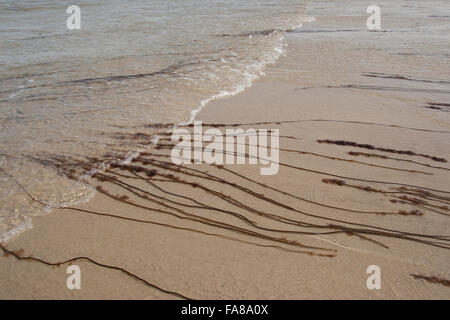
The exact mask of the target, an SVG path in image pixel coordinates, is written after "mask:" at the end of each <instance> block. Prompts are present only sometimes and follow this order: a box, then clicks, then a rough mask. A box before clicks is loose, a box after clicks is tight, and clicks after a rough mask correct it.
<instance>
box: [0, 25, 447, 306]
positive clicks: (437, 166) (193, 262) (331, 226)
mask: <svg viewBox="0 0 450 320" xmlns="http://www.w3.org/2000/svg"><path fill="white" fill-rule="evenodd" d="M352 21H353V20H352ZM326 23H327V20H326V17H324V18H323V19H318V21H316V22H314V23H311V24H308V28H309V30H316V29H318V28H325V29H326V27H327V24H326ZM349 23H350V22H349ZM352 23H353V22H352ZM358 34H359V33H358ZM358 34H357V35H358ZM286 42H287V43H288V45H289V46H288V48H287V55H286V56H285V57H282V58H281V59H280V60H279V61H278V62H277V63H276V64H275V65H273V66H272V67H270V68H268V70H267V74H266V76H265V77H264V78H262V79H260V80H258V81H256V82H255V84H254V86H253V87H252V88H250V89H249V90H247V91H245V92H243V93H241V94H239V95H237V96H234V97H232V98H227V99H221V100H216V101H213V102H211V103H210V104H208V106H207V107H206V108H205V109H204V110H202V111H201V112H200V113H199V114H198V116H197V118H196V119H197V120H202V121H203V123H204V124H208V123H209V124H221V125H219V126H217V128H218V129H220V130H223V131H224V130H225V129H226V128H231V126H226V125H225V124H240V125H239V127H241V128H243V129H247V128H255V129H260V128H265V129H271V128H278V129H279V130H280V135H281V136H282V137H281V138H280V149H283V150H281V151H280V162H281V163H283V164H287V165H288V166H286V165H281V166H280V169H279V172H278V173H277V174H276V175H273V176H261V175H260V171H259V169H260V168H259V166H256V165H226V166H225V167H224V168H220V167H215V166H211V165H207V164H199V165H192V166H187V167H186V168H181V169H178V170H179V171H173V167H172V166H171V165H169V164H165V165H164V164H163V163H162V162H158V161H170V158H167V157H165V156H166V155H168V154H169V153H170V148H168V147H165V146H164V145H165V144H169V143H170V142H169V141H166V140H161V141H160V148H159V149H156V148H155V149H154V150H153V151H152V152H150V153H149V154H146V155H144V156H142V157H141V158H140V159H138V161H135V162H133V163H131V165H133V166H139V167H141V168H145V170H147V169H148V170H156V172H153V171H145V170H144V169H141V171H139V170H136V167H134V169H132V167H128V170H127V169H126V168H125V169H124V168H120V167H117V168H113V169H112V171H111V172H108V173H105V174H106V175H108V176H112V177H115V179H118V180H119V181H120V183H119V184H120V185H118V184H115V183H114V182H117V180H114V181H113V182H111V181H104V180H105V178H104V177H103V178H101V177H102V176H100V179H92V180H91V181H90V183H92V185H93V186H100V187H101V188H100V189H99V192H97V194H96V196H95V197H94V199H93V200H91V201H90V202H89V203H86V204H82V205H79V206H77V207H76V208H72V209H71V208H66V209H58V210H54V211H53V212H52V213H51V214H49V215H47V216H44V217H38V218H35V219H33V225H34V227H33V229H31V230H29V231H27V232H26V233H24V234H22V235H20V236H19V237H17V238H16V239H14V240H12V241H10V242H9V243H8V249H9V250H19V249H21V248H22V249H23V250H24V252H23V253H21V256H22V257H28V256H29V255H32V256H33V257H34V258H39V259H42V260H44V261H46V262H59V261H65V260H68V259H72V258H74V257H88V258H90V259H91V261H88V260H82V259H81V260H75V261H72V262H70V263H72V264H76V265H78V266H79V267H80V269H81V274H82V284H81V286H82V287H81V290H68V289H67V287H66V279H67V277H68V274H66V268H67V266H68V265H69V263H66V264H63V265H62V266H60V267H52V266H49V265H47V264H45V263H42V261H41V262H39V261H23V260H21V261H19V260H17V259H16V258H14V257H13V256H9V257H8V258H6V257H2V258H0V270H1V272H0V284H1V285H0V288H1V289H0V298H2V299H19V298H26V299H35V298H43V299H49V298H66V299H80V298H82V299H94V298H100V299H118V298H120V299H128V298H136V299H172V298H180V296H177V295H176V294H174V293H178V294H180V295H182V297H187V298H194V299H434V298H440V299H449V298H450V288H449V287H448V286H446V285H444V284H442V283H431V282H429V281H426V280H424V279H415V278H414V277H413V276H412V274H416V275H425V276H436V277H439V278H442V279H450V270H449V268H448V266H449V265H450V255H449V251H448V248H449V240H450V238H449V236H450V234H449V232H448V231H449V226H450V223H449V221H450V220H449V214H450V211H449V210H448V204H449V201H450V200H449V197H450V195H449V193H450V184H449V181H450V180H449V178H450V174H449V170H450V165H449V164H448V162H444V161H442V159H441V160H439V159H440V158H444V159H447V160H448V159H450V154H449V150H450V148H449V141H450V140H449V136H450V122H449V118H448V113H445V111H444V110H445V109H444V108H445V106H444V105H443V103H445V102H447V103H448V102H449V101H450V93H449V91H448V86H447V87H445V85H442V86H441V85H440V84H439V85H438V86H436V85H434V84H433V83H425V82H420V81H419V82H418V81H412V80H410V78H411V77H412V76H411V73H408V70H409V69H411V68H417V66H419V65H420V63H421V62H423V59H425V58H423V57H421V56H418V57H415V58H412V57H411V56H408V57H405V56H402V55H398V56H393V55H392V54H385V56H383V55H384V53H380V54H378V55H371V52H370V49H371V47H370V46H369V47H368V49H366V51H361V50H358V44H357V43H355V44H352V43H350V42H349V41H348V39H342V38H339V37H337V38H336V37H335V36H334V35H333V34H332V33H326V32H324V34H323V35H321V36H320V37H314V36H305V34H303V33H300V32H297V33H291V34H289V35H288V36H287V38H286ZM364 59H365V60H364ZM355 61H361V62H360V63H358V64H355V63H351V62H355ZM428 61H429V60H428ZM394 68H395V72H389V71H390V70H392V69H394ZM429 68H431V69H433V68H434V66H431V67H430V66H428V65H422V67H421V70H422V72H423V73H422V77H419V76H417V79H422V78H423V75H424V74H425V75H426V74H430V72H431V71H430V70H428V69H429ZM436 70H437V69H436ZM402 71H403V74H404V75H405V76H404V78H406V79H399V77H392V74H396V75H398V74H401V73H400V72H402ZM368 72H370V73H371V75H372V76H367V73H368ZM427 72H428V73H427ZM365 73H366V75H364V74H365ZM389 75H391V76H389ZM406 75H407V76H406ZM413 76H414V75H413ZM434 79H440V80H442V79H444V80H445V79H447V80H448V73H447V74H446V73H445V72H444V71H440V73H439V72H438V71H437V72H436V73H434ZM446 88H447V89H446ZM430 103H431V104H430ZM432 103H435V104H436V103H438V104H439V103H440V104H441V109H433V108H431V109H430V108H427V106H433V104H432ZM435 106H436V105H435ZM443 109H444V110H443ZM285 121H286V122H285ZM287 121H292V122H287ZM259 122H267V123H264V124H255V123H259ZM277 122H279V123H277ZM233 128H236V127H233ZM293 137H295V138H293ZM326 139H328V140H330V141H331V140H332V141H349V142H353V143H354V144H353V145H352V144H349V143H346V145H342V144H345V143H318V142H317V140H326ZM330 141H329V142H330ZM357 144H359V145H357ZM363 144H364V145H368V146H366V147H362V146H361V145H363ZM373 147H375V148H373ZM389 149H390V150H389ZM288 150H290V151H288ZM382 150H384V151H382ZM299 151H300V152H299ZM399 151H412V152H413V153H409V154H405V153H401V152H399ZM348 152H354V153H353V155H351V154H349V153H348ZM355 152H359V153H366V154H372V155H373V154H376V155H379V156H378V157H377V156H371V157H368V156H364V155H362V154H358V156H356V154H355ZM380 155H381V156H384V157H380ZM427 156H429V157H427ZM432 156H435V157H437V158H439V159H437V158H436V159H432V158H431V157H432ZM145 160H146V161H145ZM130 168H131V169H130ZM189 169H193V170H196V171H192V170H189ZM233 172H234V173H233ZM205 173H206V174H207V175H205ZM136 174H137V175H138V176H140V177H141V178H140V179H136V178H137V176H136ZM193 174H197V175H198V176H193ZM170 175H172V177H171V176H170ZM125 176H128V177H125ZM142 177H143V178H145V179H142ZM214 177H215V178H214ZM217 178H218V179H217ZM146 179H147V180H146ZM324 179H328V180H325V181H324ZM333 179H334V180H333ZM100 180H103V181H100ZM163 180H164V181H163ZM180 182H181V183H180ZM186 182H187V183H186ZM326 182H328V183H326ZM402 187H403V189H402ZM405 188H406V189H405ZM208 190H209V191H208ZM211 190H212V191H213V192H211ZM111 196H112V197H111ZM146 197H147V198H146ZM399 197H403V198H399ZM413 198H414V199H416V200H412V199H413ZM394 201H395V203H394ZM149 208H150V209H149ZM120 217H123V218H125V219H123V218H120ZM133 219H134V220H133ZM288 221H289V223H288ZM293 221H295V223H294V222H293ZM249 222H250V223H249ZM252 223H253V224H252ZM230 226H231V227H230ZM264 228H265V229H264ZM242 230H246V231H244V232H243V231H242ZM275 230H276V231H275ZM436 236H442V237H439V238H436ZM289 241H296V242H295V243H294V242H289ZM327 255H332V256H333V257H328V256H327ZM96 262H97V263H100V264H104V265H106V267H105V266H101V265H98V264H96ZM371 265H376V266H379V267H380V270H381V289H379V290H369V289H368V288H367V286H366V281H367V278H368V277H369V274H367V272H366V271H367V268H368V267H369V266H371ZM111 266H114V267H118V268H121V270H118V269H112V268H111ZM123 270H126V271H127V272H129V273H128V274H127V273H124V272H123ZM130 273H131V274H132V275H136V276H138V277H139V278H140V279H136V278H133V277H132V275H131V274H130ZM142 280H145V281H142ZM151 285H156V286H157V287H158V288H155V287H152V286H151ZM161 289H162V290H161ZM164 291H165V292H164ZM167 291H170V292H167Z"/></svg>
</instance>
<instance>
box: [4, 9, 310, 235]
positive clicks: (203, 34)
mask: <svg viewBox="0 0 450 320" xmlns="http://www.w3.org/2000/svg"><path fill="white" fill-rule="evenodd" d="M78 3H79V5H80V8H81V30H68V29H67V27H66V19H67V17H68V16H69V14H67V13H66V8H67V7H68V6H69V5H71V4H72V3H71V2H70V1H43V0H38V1H36V0H33V1H31V0H30V1H0V150H1V151H0V170H1V171H0V181H1V184H0V240H6V239H8V238H10V237H12V236H14V235H15V234H17V233H18V232H20V231H22V230H25V229H26V228H29V227H31V217H32V216H33V215H40V214H43V213H45V212H48V211H49V210H50V209H51V208H52V207H58V206H63V205H69V204H74V203H76V202H79V201H85V200H87V199H88V198H89V197H90V196H91V195H92V193H93V191H92V190H91V189H90V188H89V187H87V186H86V185H84V184H81V183H76V182H74V181H72V180H68V179H66V178H64V177H62V176H60V175H58V170H57V168H55V167H54V161H53V160H54V159H60V158H62V157H64V159H66V160H67V159H86V158H87V157H102V156H103V157H108V158H110V157H111V155H112V156H113V157H120V158H121V159H126V157H130V156H133V155H134V154H135V153H136V152H137V151H140V150H143V149H145V148H149V147H150V146H149V145H150V144H151V139H150V138H151V137H150V136H149V135H148V134H154V133H155V132H156V131H158V129H157V128H155V127H153V126H149V124H152V123H160V122H164V123H168V122H170V123H171V122H174V123H178V122H182V121H189V120H191V119H192V117H193V116H194V115H195V112H192V111H193V110H198V109H199V108H201V107H202V106H204V105H205V104H206V103H207V102H208V101H209V100H211V99H214V98H216V97H221V96H226V95H230V94H234V93H236V92H239V91H241V90H243V89H244V88H245V87H247V86H249V85H250V84H251V82H252V81H253V80H254V79H256V78H257V77H259V76H260V75H261V74H262V70H263V68H264V66H265V65H266V64H268V63H271V62H274V61H275V60H276V59H277V58H278V57H279V56H280V54H282V51H283V46H284V44H283V42H282V38H283V36H284V31H283V30H287V29H292V28H294V27H297V26H299V25H301V24H302V23H303V22H304V21H305V20H307V19H308V17H307V16H306V14H305V8H304V1H301V0H281V1H280V0H250V1H245V2H244V1H238V0H229V1H219V0H217V1H216V0H176V1H164V0H152V1H144V0H136V1H126V2H124V1H118V0H117V1H79V2H78ZM136 133H139V134H138V135H136ZM33 199H34V200H36V199H38V200H39V201H40V202H36V201H34V200H33Z"/></svg>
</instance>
